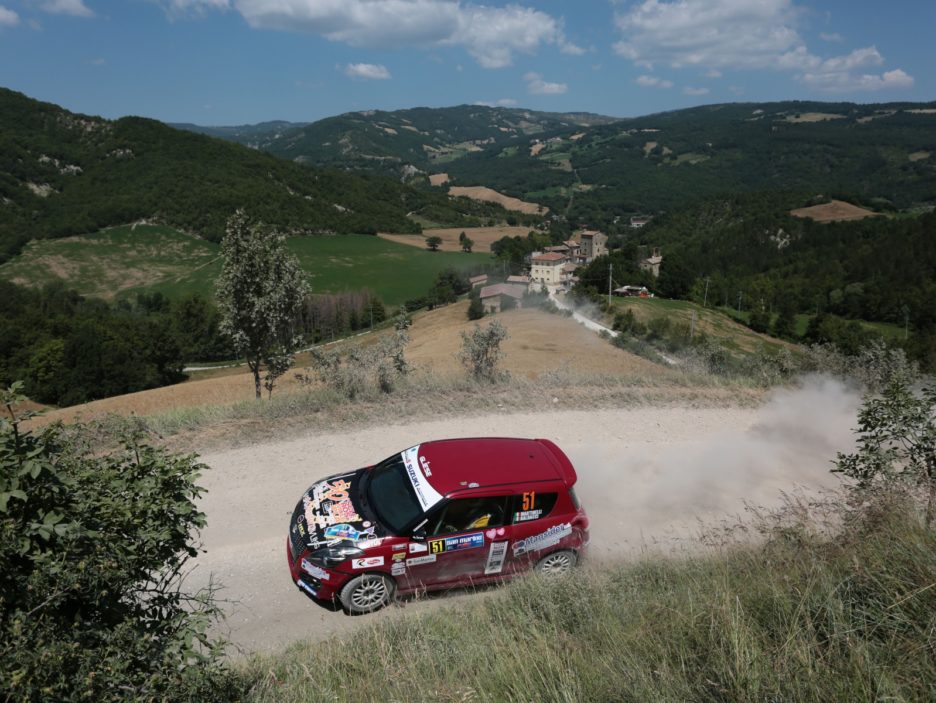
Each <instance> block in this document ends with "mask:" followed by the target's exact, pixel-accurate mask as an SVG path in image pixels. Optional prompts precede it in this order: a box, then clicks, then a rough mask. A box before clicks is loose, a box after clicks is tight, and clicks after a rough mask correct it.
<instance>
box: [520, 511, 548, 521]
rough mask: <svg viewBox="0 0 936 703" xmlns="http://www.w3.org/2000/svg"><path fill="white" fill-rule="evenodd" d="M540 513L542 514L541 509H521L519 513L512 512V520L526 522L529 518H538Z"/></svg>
mask: <svg viewBox="0 0 936 703" xmlns="http://www.w3.org/2000/svg"><path fill="white" fill-rule="evenodd" d="M542 514H543V511H542V510H521V511H520V512H519V513H514V522H527V521H529V520H539V518H540V516H541V515H542Z"/></svg>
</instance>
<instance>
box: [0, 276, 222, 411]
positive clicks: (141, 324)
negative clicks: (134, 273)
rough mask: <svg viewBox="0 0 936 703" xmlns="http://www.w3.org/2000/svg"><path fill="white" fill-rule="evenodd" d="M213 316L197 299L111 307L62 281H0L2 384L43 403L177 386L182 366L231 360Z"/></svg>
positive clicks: (142, 300)
mask: <svg viewBox="0 0 936 703" xmlns="http://www.w3.org/2000/svg"><path fill="white" fill-rule="evenodd" d="M217 325H218V312H217V309H216V308H215V307H214V305H213V304H212V303H211V302H210V301H209V300H207V299H205V298H203V297H201V296H199V295H189V296H186V297H184V298H180V299H178V300H174V301H170V300H168V299H167V298H166V297H165V296H163V295H162V294H161V293H152V294H138V295H137V296H135V297H134V298H131V299H127V300H119V301H117V302H116V303H108V302H105V301H102V300H96V299H88V298H84V297H82V296H81V295H79V294H78V293H76V292H75V291H73V290H69V289H67V288H66V287H65V286H64V285H63V284H61V283H52V284H48V285H46V286H45V287H43V288H42V289H39V290H33V289H29V288H24V287H21V286H17V285H14V284H12V283H8V282H4V281H0V383H4V384H10V383H12V382H13V381H14V380H16V379H22V380H23V382H24V388H25V391H26V393H27V394H28V395H29V396H30V397H31V398H32V399H33V400H36V401H38V402H41V403H50V404H55V405H74V404H76V403H82V402H86V401H89V400H95V399H97V398H106V397H108V396H112V395H120V394H123V393H131V392H133V391H139V390H145V389H148V388H156V387H158V386H164V385H167V384H170V383H176V382H178V381H180V380H182V379H183V378H184V375H183V374H182V368H183V361H185V360H198V361H211V360H216V359H223V358H230V357H231V356H232V351H233V350H232V349H231V347H230V343H229V342H227V341H226V340H225V339H224V338H223V337H222V336H221V335H220V334H219V332H218V327H217Z"/></svg>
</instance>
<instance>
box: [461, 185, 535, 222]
mask: <svg viewBox="0 0 936 703" xmlns="http://www.w3.org/2000/svg"><path fill="white" fill-rule="evenodd" d="M448 192H449V195H452V196H455V197H465V198H471V199H472V200H481V201H483V202H488V203H497V204H498V205H502V206H503V207H505V208H506V209H508V210H514V211H516V212H522V213H524V214H525V215H545V214H546V213H547V212H549V208H547V207H543V206H542V205H537V204H536V203H528V202H525V201H523V200H520V199H519V198H511V197H510V196H507V195H504V194H503V193H498V192H497V191H496V190H493V189H492V188H486V187H484V186H452V187H451V188H449V191H448Z"/></svg>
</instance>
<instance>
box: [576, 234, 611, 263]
mask: <svg viewBox="0 0 936 703" xmlns="http://www.w3.org/2000/svg"><path fill="white" fill-rule="evenodd" d="M579 241H580V245H579V246H580V250H579V258H580V259H582V260H583V261H584V263H586V264H587V263H590V262H592V261H594V260H595V259H597V258H598V257H599V256H603V255H604V254H607V253H608V235H607V234H605V233H604V232H599V231H598V230H585V231H584V232H582V233H581V234H580V235H579Z"/></svg>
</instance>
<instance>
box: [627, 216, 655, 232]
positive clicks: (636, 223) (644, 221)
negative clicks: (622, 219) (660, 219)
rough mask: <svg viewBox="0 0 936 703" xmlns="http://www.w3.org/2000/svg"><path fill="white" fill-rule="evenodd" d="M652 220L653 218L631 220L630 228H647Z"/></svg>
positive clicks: (634, 218)
mask: <svg viewBox="0 0 936 703" xmlns="http://www.w3.org/2000/svg"><path fill="white" fill-rule="evenodd" d="M652 219H653V218H652V217H636V216H635V217H632V218H630V226H631V227H633V228H634V229H640V228H641V227H643V226H645V225H646V224H647V223H648V222H650V220H652Z"/></svg>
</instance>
